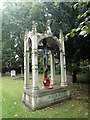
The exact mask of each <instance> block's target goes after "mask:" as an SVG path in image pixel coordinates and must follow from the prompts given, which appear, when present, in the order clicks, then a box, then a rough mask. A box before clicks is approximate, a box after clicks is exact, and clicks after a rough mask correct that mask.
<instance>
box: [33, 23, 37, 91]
mask: <svg viewBox="0 0 90 120" xmlns="http://www.w3.org/2000/svg"><path fill="white" fill-rule="evenodd" d="M32 80H33V83H32V89H33V90H37V89H38V41H37V30H36V23H34V22H33V26H32Z"/></svg>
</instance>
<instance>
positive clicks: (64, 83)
mask: <svg viewBox="0 0 90 120" xmlns="http://www.w3.org/2000/svg"><path fill="white" fill-rule="evenodd" d="M59 40H60V43H61V46H60V62H61V86H63V87H64V86H67V81H66V71H65V70H66V67H65V66H64V65H65V54H63V53H64V52H63V51H64V40H63V35H62V31H60V38H59Z"/></svg>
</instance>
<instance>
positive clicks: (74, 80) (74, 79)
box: [73, 69, 77, 83]
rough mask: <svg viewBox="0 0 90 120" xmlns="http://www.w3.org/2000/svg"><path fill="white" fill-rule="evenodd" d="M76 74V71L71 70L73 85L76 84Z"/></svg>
mask: <svg viewBox="0 0 90 120" xmlns="http://www.w3.org/2000/svg"><path fill="white" fill-rule="evenodd" d="M76 75H77V72H76V69H74V70H73V83H76V82H77V77H76Z"/></svg>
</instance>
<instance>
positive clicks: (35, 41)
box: [22, 21, 70, 110]
mask: <svg viewBox="0 0 90 120" xmlns="http://www.w3.org/2000/svg"><path fill="white" fill-rule="evenodd" d="M43 39H45V40H46V41H47V45H48V47H51V48H52V49H51V84H52V85H53V89H44V88H41V89H40V88H39V87H38V45H39V43H40V42H41V41H43ZM31 42H32V89H31V88H30V81H29V47H30V46H31ZM56 46H58V47H59V50H60V64H61V65H60V67H61V85H55V63H54V52H53V50H54V49H55V48H56ZM67 98H70V91H69V90H68V87H67V78H66V62H65V48H64V40H63V35H62V31H60V36H59V39H58V38H57V37H55V36H53V34H52V31H51V28H50V21H48V22H47V30H46V32H45V33H38V32H37V24H36V23H35V22H33V26H32V31H31V32H30V31H29V32H27V31H26V34H25V39H24V90H23V95H22V102H23V103H24V104H25V105H26V106H27V107H28V108H31V109H32V110H36V109H40V108H43V107H47V106H49V105H52V104H54V103H58V102H60V101H62V100H65V99H67Z"/></svg>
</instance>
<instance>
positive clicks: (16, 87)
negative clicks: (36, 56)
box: [2, 75, 88, 118]
mask: <svg viewBox="0 0 90 120" xmlns="http://www.w3.org/2000/svg"><path fill="white" fill-rule="evenodd" d="M58 77H60V76H58V75H57V76H56V79H57V80H56V81H57V83H59V79H58ZM42 78H43V76H42V75H39V83H40V86H41V85H42V80H43V79H42ZM23 85H24V82H23V81H22V80H13V78H11V77H4V76H3V77H2V118H87V117H88V86H87V85H85V84H79V83H78V84H74V85H71V86H69V88H70V89H71V99H70V100H67V101H66V102H63V103H59V104H57V105H54V106H51V107H48V108H45V109H41V110H37V111H34V112H33V111H29V110H28V109H27V108H26V107H23V106H22V104H21V99H22V90H23Z"/></svg>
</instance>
